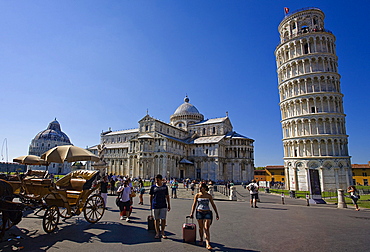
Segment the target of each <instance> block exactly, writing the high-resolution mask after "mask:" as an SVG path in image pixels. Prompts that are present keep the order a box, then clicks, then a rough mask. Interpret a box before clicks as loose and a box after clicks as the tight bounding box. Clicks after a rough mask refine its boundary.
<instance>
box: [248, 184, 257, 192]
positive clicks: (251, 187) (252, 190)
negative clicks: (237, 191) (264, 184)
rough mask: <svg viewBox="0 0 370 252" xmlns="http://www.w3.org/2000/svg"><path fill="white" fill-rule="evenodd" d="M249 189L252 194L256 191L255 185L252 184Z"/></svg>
mask: <svg viewBox="0 0 370 252" xmlns="http://www.w3.org/2000/svg"><path fill="white" fill-rule="evenodd" d="M248 187H249V191H251V192H254V190H255V189H256V187H255V186H254V184H250V185H249V186H248Z"/></svg>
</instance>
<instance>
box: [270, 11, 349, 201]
mask: <svg viewBox="0 0 370 252" xmlns="http://www.w3.org/2000/svg"><path fill="white" fill-rule="evenodd" d="M324 18H325V15H324V13H323V12H322V11H321V10H320V9H318V8H305V9H301V10H298V11H295V12H292V13H289V14H287V15H286V16H285V18H284V19H283V21H281V23H280V25H279V28H278V30H279V33H280V44H279V45H278V46H277V48H276V50H275V56H276V64H277V74H278V83H279V94H280V110H281V125H282V129H283V146H284V167H285V174H286V186H287V188H288V189H290V190H293V191H294V190H300V191H310V192H311V195H312V197H311V199H313V200H316V199H320V198H321V192H322V191H328V190H335V189H338V188H342V189H345V188H346V187H347V186H348V185H349V184H351V183H352V171H351V162H350V156H349V154H348V135H347V134H346V126H345V114H344V110H343V101H342V99H343V94H342V93H341V90H340V75H339V74H338V71H337V60H338V57H337V55H336V50H335V36H334V35H333V33H332V32H331V31H329V30H327V29H326V28H325V26H324ZM318 201H319V200H318Z"/></svg>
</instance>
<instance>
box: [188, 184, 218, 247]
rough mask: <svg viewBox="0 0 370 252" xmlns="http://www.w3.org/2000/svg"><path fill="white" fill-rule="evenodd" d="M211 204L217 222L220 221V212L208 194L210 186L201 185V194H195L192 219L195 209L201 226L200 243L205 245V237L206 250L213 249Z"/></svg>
mask: <svg viewBox="0 0 370 252" xmlns="http://www.w3.org/2000/svg"><path fill="white" fill-rule="evenodd" d="M209 203H211V205H212V207H213V210H214V211H215V212H216V220H218V219H219V216H218V211H217V207H216V205H215V203H214V202H213V198H212V196H211V195H210V194H209V193H208V186H207V184H205V183H200V185H199V193H197V194H195V196H194V202H193V205H192V207H191V213H190V218H193V214H194V211H195V209H196V210H197V211H196V215H195V217H196V219H197V220H198V225H199V236H200V242H199V245H203V236H204V234H205V236H206V248H207V249H209V250H210V249H212V246H211V244H210V240H211V234H210V230H209V229H210V227H211V224H212V219H213V216H212V215H213V214H212V211H211V209H210V207H209Z"/></svg>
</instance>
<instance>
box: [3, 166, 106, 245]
mask: <svg viewBox="0 0 370 252" xmlns="http://www.w3.org/2000/svg"><path fill="white" fill-rule="evenodd" d="M98 174H99V171H96V170H94V171H89V170H80V171H73V172H71V173H69V174H67V175H65V176H64V177H62V178H61V179H59V180H58V181H56V182H55V183H53V182H52V181H51V179H47V178H27V177H26V178H27V179H26V178H25V179H23V180H22V181H21V186H19V187H17V190H18V189H19V191H20V194H18V195H19V196H20V197H22V198H23V199H26V200H25V202H24V203H16V202H13V198H14V197H15V196H16V195H15V194H14V189H13V188H14V187H15V185H14V184H12V181H3V180H0V182H1V183H2V184H1V188H2V189H4V190H2V191H0V212H1V217H2V221H1V227H2V235H3V234H4V232H5V230H7V229H9V228H10V227H11V226H12V225H14V224H17V223H19V222H20V220H21V218H22V211H23V209H24V208H25V207H26V206H28V204H27V201H29V202H40V204H39V207H40V208H41V209H44V210H45V213H44V215H43V221H42V227H43V229H44V231H45V232H47V233H51V232H53V231H54V230H55V229H56V227H57V225H58V223H59V218H60V217H62V218H70V217H72V216H75V215H80V214H81V213H82V212H83V213H84V217H85V219H86V220H87V221H88V222H90V223H96V222H98V221H99V220H100V219H101V218H102V217H103V214H104V211H105V204H104V200H103V198H102V197H101V196H100V195H99V194H93V193H94V192H95V191H96V190H97V189H99V186H100V184H99V183H95V182H96V179H97V176H98ZM32 206H34V204H32ZM16 213H17V214H16ZM0 238H1V234H0Z"/></svg>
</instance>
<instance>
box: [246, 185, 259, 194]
mask: <svg viewBox="0 0 370 252" xmlns="http://www.w3.org/2000/svg"><path fill="white" fill-rule="evenodd" d="M252 187H253V190H251V189H252ZM248 189H249V193H250V194H257V193H258V185H257V183H250V184H249V185H248Z"/></svg>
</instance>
